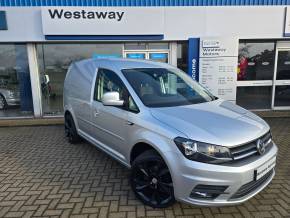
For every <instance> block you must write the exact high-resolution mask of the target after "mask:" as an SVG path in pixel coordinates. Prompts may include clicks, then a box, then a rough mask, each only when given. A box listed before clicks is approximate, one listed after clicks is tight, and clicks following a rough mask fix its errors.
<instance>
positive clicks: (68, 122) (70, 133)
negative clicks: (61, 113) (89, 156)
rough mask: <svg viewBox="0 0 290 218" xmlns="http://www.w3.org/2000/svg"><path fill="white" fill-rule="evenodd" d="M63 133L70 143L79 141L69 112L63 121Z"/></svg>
mask: <svg viewBox="0 0 290 218" xmlns="http://www.w3.org/2000/svg"><path fill="white" fill-rule="evenodd" d="M64 128H65V135H66V137H67V139H68V141H69V143H71V144H75V143H78V142H80V137H79V135H78V132H77V129H76V126H75V123H74V120H73V118H72V116H71V114H67V115H65V121H64Z"/></svg>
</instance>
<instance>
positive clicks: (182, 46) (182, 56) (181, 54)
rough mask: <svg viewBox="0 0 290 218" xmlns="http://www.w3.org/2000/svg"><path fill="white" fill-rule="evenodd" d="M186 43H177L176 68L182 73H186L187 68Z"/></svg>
mask: <svg viewBox="0 0 290 218" xmlns="http://www.w3.org/2000/svg"><path fill="white" fill-rule="evenodd" d="M187 62H188V43H187V42H178V43H177V67H178V68H179V69H181V70H183V71H184V72H187V66H188V63H187Z"/></svg>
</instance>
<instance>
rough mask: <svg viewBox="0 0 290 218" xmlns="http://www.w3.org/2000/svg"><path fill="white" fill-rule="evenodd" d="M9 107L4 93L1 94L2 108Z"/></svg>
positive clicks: (0, 108) (0, 105)
mask: <svg viewBox="0 0 290 218" xmlns="http://www.w3.org/2000/svg"><path fill="white" fill-rule="evenodd" d="M6 108H7V102H6V99H5V98H4V96H3V95H1V94H0V110H4V109H6Z"/></svg>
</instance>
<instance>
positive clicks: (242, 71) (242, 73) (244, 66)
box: [238, 56, 248, 80]
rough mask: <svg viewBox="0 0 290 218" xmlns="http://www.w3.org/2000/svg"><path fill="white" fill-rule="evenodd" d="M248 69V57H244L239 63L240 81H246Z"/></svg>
mask: <svg viewBox="0 0 290 218" xmlns="http://www.w3.org/2000/svg"><path fill="white" fill-rule="evenodd" d="M247 68H248V60H247V58H246V57H244V56H242V57H241V58H240V63H239V72H238V80H244V79H245V78H246V73H247Z"/></svg>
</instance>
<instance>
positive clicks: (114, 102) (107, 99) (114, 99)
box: [102, 92, 124, 106]
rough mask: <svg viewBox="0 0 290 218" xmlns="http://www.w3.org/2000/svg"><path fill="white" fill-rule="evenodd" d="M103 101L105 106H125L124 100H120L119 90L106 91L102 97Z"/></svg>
mask: <svg viewBox="0 0 290 218" xmlns="http://www.w3.org/2000/svg"><path fill="white" fill-rule="evenodd" d="M102 103H103V105H105V106H123V105H124V101H123V100H120V95H119V93H118V92H106V93H105V94H104V95H103V97H102Z"/></svg>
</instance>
